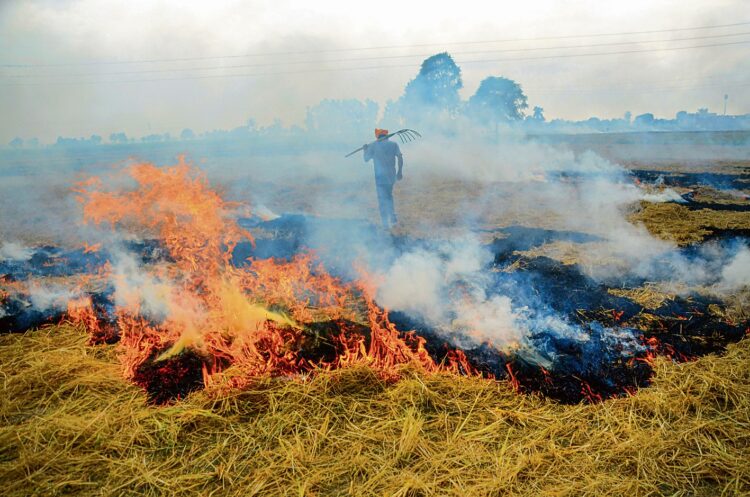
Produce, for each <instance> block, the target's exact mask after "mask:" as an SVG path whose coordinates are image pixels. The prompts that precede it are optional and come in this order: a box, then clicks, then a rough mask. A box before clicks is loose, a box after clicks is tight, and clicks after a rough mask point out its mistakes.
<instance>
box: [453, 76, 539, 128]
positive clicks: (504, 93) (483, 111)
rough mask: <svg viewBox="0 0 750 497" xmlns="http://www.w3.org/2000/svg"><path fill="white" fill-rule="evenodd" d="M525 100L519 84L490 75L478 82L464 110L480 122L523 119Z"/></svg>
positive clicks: (526, 105) (526, 106) (489, 122)
mask: <svg viewBox="0 0 750 497" xmlns="http://www.w3.org/2000/svg"><path fill="white" fill-rule="evenodd" d="M526 100H527V99H526V95H524V93H523V90H522V89H521V85H519V84H518V83H516V82H515V81H513V80H512V79H508V78H502V77H497V76H490V77H487V78H485V79H483V80H482V82H481V83H480V84H479V88H477V91H476V93H474V95H472V97H471V98H470V99H469V102H468V105H467V110H466V112H467V114H468V116H469V117H470V118H472V119H474V120H476V121H478V122H480V123H482V124H492V123H498V122H503V121H517V120H519V119H523V115H524V110H525V109H527V108H528V107H529V105H528V103H526ZM539 109H540V113H541V111H542V109H541V108H539Z"/></svg>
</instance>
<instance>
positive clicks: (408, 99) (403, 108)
mask: <svg viewBox="0 0 750 497" xmlns="http://www.w3.org/2000/svg"><path fill="white" fill-rule="evenodd" d="M461 88H463V81H462V79H461V68H460V67H458V65H456V63H455V62H454V60H453V57H451V56H450V55H449V54H448V53H447V52H443V53H439V54H436V55H433V56H431V57H428V58H427V59H425V60H424V61H423V62H422V66H421V67H420V69H419V73H418V74H417V76H416V77H415V78H414V79H412V80H411V81H409V83H408V84H407V85H406V88H405V89H404V94H403V95H402V96H401V98H399V99H398V100H397V101H396V102H391V103H389V105H388V106H387V107H386V112H385V119H384V124H386V125H388V124H389V123H394V122H395V123H397V124H406V123H407V122H420V121H425V120H428V119H432V118H435V117H446V116H447V117H450V116H452V115H454V114H455V113H456V112H457V111H458V109H459V107H460V104H461V97H460V96H459V94H458V91H459V90H460V89H461Z"/></svg>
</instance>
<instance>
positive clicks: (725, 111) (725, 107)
mask: <svg viewBox="0 0 750 497" xmlns="http://www.w3.org/2000/svg"><path fill="white" fill-rule="evenodd" d="M727 100H729V95H727V94H726V93H725V94H724V115H725V116H726V115H727Z"/></svg>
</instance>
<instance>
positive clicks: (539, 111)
mask: <svg viewBox="0 0 750 497" xmlns="http://www.w3.org/2000/svg"><path fill="white" fill-rule="evenodd" d="M531 118H532V119H533V120H534V121H540V122H544V120H545V119H544V109H543V108H541V107H539V106H538V105H537V106H536V107H534V115H533V116H532V117H531Z"/></svg>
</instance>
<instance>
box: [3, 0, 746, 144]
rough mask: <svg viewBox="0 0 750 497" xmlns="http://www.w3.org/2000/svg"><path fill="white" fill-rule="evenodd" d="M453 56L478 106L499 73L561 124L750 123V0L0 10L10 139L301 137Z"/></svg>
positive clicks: (78, 1) (94, 2)
mask: <svg viewBox="0 0 750 497" xmlns="http://www.w3.org/2000/svg"><path fill="white" fill-rule="evenodd" d="M743 22H746V23H747V24H744V25H735V26H725V27H721V28H711V29H691V30H677V29H681V28H697V27H706V26H717V25H728V24H738V23H743ZM666 30H671V31H666ZM643 31H658V32H652V33H646V34H622V33H632V32H643ZM584 35H586V36H584ZM588 35H599V36H588ZM543 38H544V39H543ZM509 40H510V41H509ZM743 41H745V42H748V43H740V42H743ZM467 42H481V43H467ZM705 45H712V46H705ZM696 46H702V47H700V48H685V49H680V50H671V49H672V48H676V47H696ZM373 47H379V48H373ZM564 47H568V48H564ZM574 47H575V48H574ZM363 48H367V49H363ZM667 48H669V49H670V50H663V49H667ZM657 49H658V50H659V51H657ZM445 50H447V51H448V52H450V53H451V54H453V55H454V58H455V59H456V62H457V63H458V64H459V65H460V66H461V68H462V70H463V76H464V85H465V88H464V90H463V97H464V98H468V97H469V96H470V95H471V94H472V93H473V92H474V91H475V90H476V88H477V86H478V85H479V82H480V81H481V79H482V78H484V77H486V76H488V75H501V76H505V77H509V78H512V79H514V80H516V81H518V82H519V83H521V85H522V86H523V88H524V90H525V92H526V94H527V95H528V97H529V104H530V106H532V107H533V106H534V105H540V106H542V107H544V109H545V114H546V115H547V117H548V118H555V117H561V118H569V119H580V118H585V117H588V116H592V115H597V116H600V117H616V116H621V115H622V114H623V113H624V112H625V111H628V110H629V111H631V112H633V115H636V114H639V113H643V112H654V113H655V114H657V115H659V116H664V117H673V116H674V114H675V113H676V112H677V111H679V110H682V109H685V110H689V111H695V110H696V109H698V108H699V107H708V108H709V109H710V110H712V111H718V112H722V111H723V97H724V94H725V93H728V94H729V105H728V112H729V113H747V112H750V2H748V0H702V1H695V0H694V1H686V0H625V1H622V0H609V1H607V2H602V1H601V0H596V1H594V0H576V1H552V0H524V1H515V2H509V1H495V2H488V1H487V0H478V1H474V0H463V1H461V2H418V1H404V0H401V1H392V0H379V1H378V2H366V3H360V2H352V1H351V0H348V1H343V0H342V1H327V0H318V1H315V2H303V1H298V2H292V1H288V0H272V1H250V0H246V1H216V0H214V1H211V2H209V1H186V0H179V1H171V0H170V1H146V0H143V1H136V0H127V1H126V0H122V1H114V0H70V1H62V0H60V1H54V0H46V1H27V2H21V1H19V2H13V1H9V0H0V64H1V65H2V66H0V85H1V86H2V92H0V115H2V122H1V123H0V143H7V142H8V141H9V140H10V139H12V138H13V137H15V136H20V137H23V138H30V137H34V136H36V137H38V138H40V139H41V140H42V141H44V142H50V141H54V139H55V138H56V137H57V136H58V135H63V136H90V135H91V134H94V133H96V134H100V135H102V136H105V137H107V136H109V134H110V133H112V132H118V131H124V132H125V133H127V134H128V135H131V136H141V135H144V134H148V133H150V132H153V133H156V132H159V133H161V132H167V131H169V132H171V133H173V134H179V132H180V130H181V129H183V128H186V127H189V128H192V129H193V130H195V131H196V132H201V131H205V130H210V129H215V128H233V127H236V126H239V125H242V124H244V123H245V122H246V121H247V120H248V119H249V118H253V119H255V120H256V121H257V122H258V123H260V124H265V123H269V122H270V121H271V120H272V119H273V118H274V117H279V118H281V119H282V120H283V121H284V122H285V123H286V124H292V123H301V122H302V120H303V118H304V115H305V110H306V108H307V107H308V106H310V105H314V104H315V103H316V102H318V101H319V100H321V99H323V98H359V99H365V98H371V99H373V100H375V101H377V102H378V103H379V104H381V106H382V105H384V104H385V102H386V101H387V100H388V99H396V98H398V97H399V95H400V94H401V92H402V91H403V87H404V85H405V84H406V82H407V81H408V80H409V79H411V78H412V77H413V76H414V75H415V74H416V72H417V70H418V67H419V64H420V62H421V61H422V60H423V59H424V58H425V57H426V56H428V55H430V54H433V53H437V52H440V51H445ZM611 52H635V53H614V54H613V53H611ZM592 53H594V54H602V53H604V54H605V55H589V56H582V57H570V56H569V55H572V54H592ZM269 54H273V55H269ZM175 59H183V60H175ZM184 59H190V60H184ZM471 61H475V62H471ZM477 61H479V62H477Z"/></svg>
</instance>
